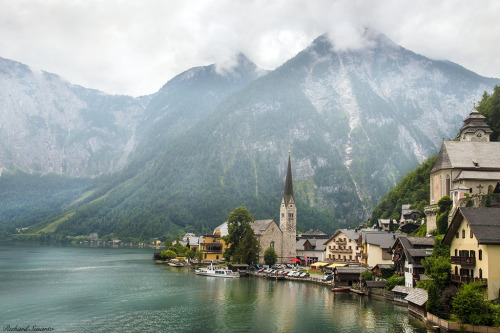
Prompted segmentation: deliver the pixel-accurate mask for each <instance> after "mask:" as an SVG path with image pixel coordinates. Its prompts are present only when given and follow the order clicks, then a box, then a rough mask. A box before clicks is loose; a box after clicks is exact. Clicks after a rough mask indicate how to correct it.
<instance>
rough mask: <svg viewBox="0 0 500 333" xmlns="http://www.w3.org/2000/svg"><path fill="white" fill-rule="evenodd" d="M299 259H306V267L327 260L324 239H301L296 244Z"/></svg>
mask: <svg viewBox="0 0 500 333" xmlns="http://www.w3.org/2000/svg"><path fill="white" fill-rule="evenodd" d="M295 249H296V250H297V257H299V258H304V261H305V263H306V265H311V264H313V263H315V262H318V261H323V260H325V249H326V245H325V240H324V239H315V238H311V239H307V238H306V239H299V240H298V241H297V243H296V247H295Z"/></svg>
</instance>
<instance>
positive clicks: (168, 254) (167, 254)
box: [161, 250, 177, 260]
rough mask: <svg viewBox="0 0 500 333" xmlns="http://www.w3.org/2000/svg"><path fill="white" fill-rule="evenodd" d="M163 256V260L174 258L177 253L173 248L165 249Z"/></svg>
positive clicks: (162, 252)
mask: <svg viewBox="0 0 500 333" xmlns="http://www.w3.org/2000/svg"><path fill="white" fill-rule="evenodd" d="M161 257H162V258H163V260H167V259H173V258H175V257H177V254H176V253H175V252H174V251H172V250H168V251H166V250H163V251H161Z"/></svg>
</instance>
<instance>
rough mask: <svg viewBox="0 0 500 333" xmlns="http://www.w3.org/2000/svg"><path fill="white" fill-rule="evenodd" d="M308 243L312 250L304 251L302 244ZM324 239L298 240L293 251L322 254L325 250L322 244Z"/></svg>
mask: <svg viewBox="0 0 500 333" xmlns="http://www.w3.org/2000/svg"><path fill="white" fill-rule="evenodd" d="M307 241H309V243H311V245H312V246H313V249H312V250H306V249H304V244H305V243H306V242H307ZM323 242H324V239H299V240H298V241H297V243H296V244H295V249H296V250H297V251H319V252H323V251H324V250H325V249H326V246H325V244H323Z"/></svg>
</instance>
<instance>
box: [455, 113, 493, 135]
mask: <svg viewBox="0 0 500 333" xmlns="http://www.w3.org/2000/svg"><path fill="white" fill-rule="evenodd" d="M485 119H486V117H485V116H483V115H482V114H480V113H479V111H477V110H476V108H475V107H474V109H473V110H472V112H471V113H470V114H469V116H468V117H467V118H466V119H465V120H464V124H463V126H462V128H461V129H460V132H459V133H458V136H457V137H459V138H460V141H475V142H478V141H490V134H491V133H493V131H492V130H491V128H490V127H489V126H488V125H487V124H486V122H485V121H484V120H485Z"/></svg>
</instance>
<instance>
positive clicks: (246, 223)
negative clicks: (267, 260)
mask: <svg viewBox="0 0 500 333" xmlns="http://www.w3.org/2000/svg"><path fill="white" fill-rule="evenodd" d="M253 221H255V219H254V218H253V216H252V215H251V214H250V213H249V212H248V210H247V208H246V207H243V206H240V207H237V208H236V209H235V210H233V211H232V212H231V213H230V214H229V218H228V220H227V229H228V235H227V236H224V238H223V239H224V241H225V242H226V245H227V248H226V250H225V251H224V258H226V259H228V260H229V261H230V260H231V259H234V258H233V256H234V254H235V252H236V249H237V248H238V246H239V245H240V243H241V242H242V240H243V238H244V237H245V236H248V237H251V235H253V237H255V234H254V233H253V230H252V227H251V225H250V223H252V222H253ZM250 231H251V234H250ZM255 239H256V241H257V242H258V240H257V238H256V237H255ZM247 243H248V244H252V243H253V242H252V241H250V239H247ZM241 251H243V249H241V248H240V254H239V256H241V255H242V253H241ZM257 253H258V252H257Z"/></svg>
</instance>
